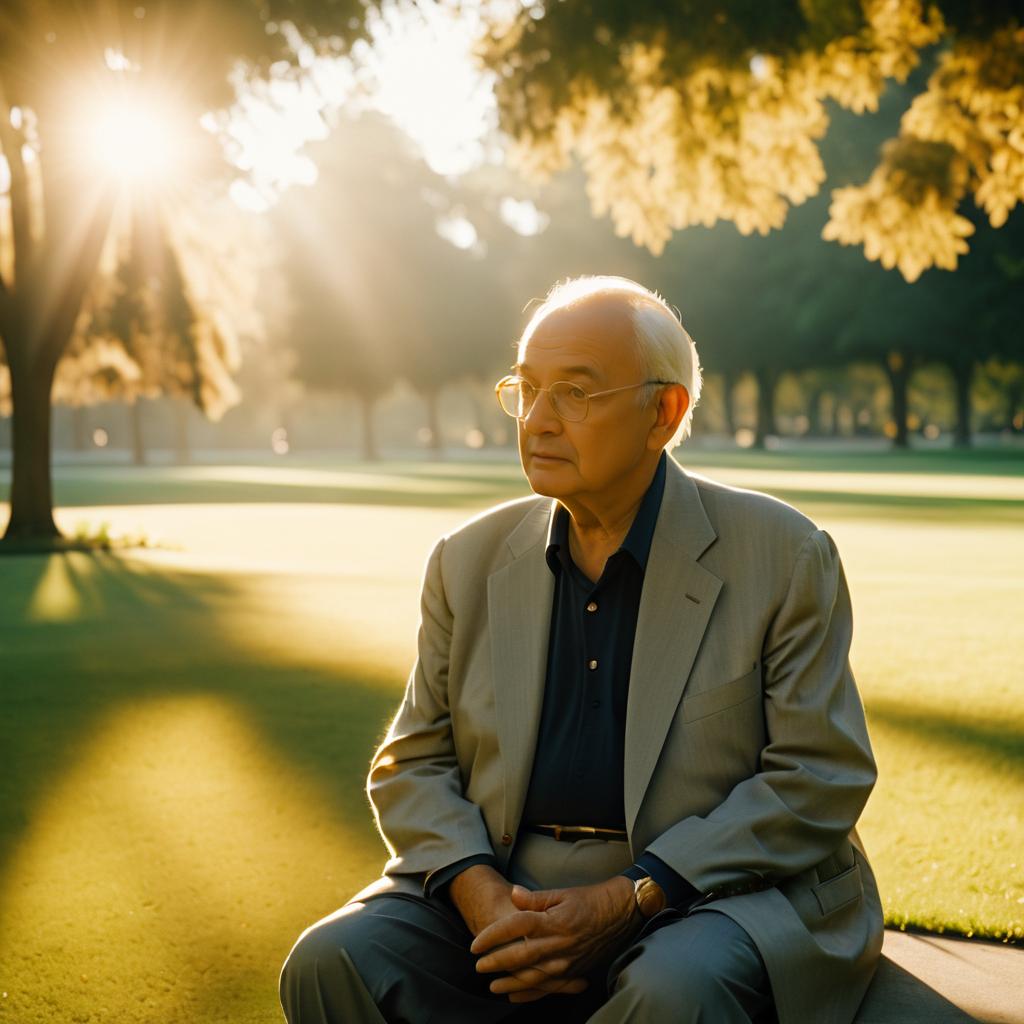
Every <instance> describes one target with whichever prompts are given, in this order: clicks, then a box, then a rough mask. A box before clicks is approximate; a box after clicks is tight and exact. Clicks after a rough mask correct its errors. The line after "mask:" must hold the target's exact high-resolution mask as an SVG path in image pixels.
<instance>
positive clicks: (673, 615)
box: [623, 456, 722, 835]
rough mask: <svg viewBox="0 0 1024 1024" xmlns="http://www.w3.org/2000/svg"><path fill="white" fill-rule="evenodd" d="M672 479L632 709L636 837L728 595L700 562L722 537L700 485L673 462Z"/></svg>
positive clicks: (628, 786) (647, 591)
mask: <svg viewBox="0 0 1024 1024" xmlns="http://www.w3.org/2000/svg"><path fill="white" fill-rule="evenodd" d="M666 471H667V472H666V477H665V492H664V495H663V497H662V501H661V509H660V510H659V512H658V521H657V523H656V525H655V528H654V538H653V540H652V542H651V551H650V555H649V557H648V559H647V569H646V572H645V574H644V585H643V591H642V592H641V596H640V610H639V615H638V618H637V625H636V638H635V640H634V643H633V658H632V662H631V665H630V674H629V697H628V700H627V703H626V739H625V780H624V794H623V795H624V800H625V811H626V829H627V830H628V832H629V834H630V835H632V833H633V826H634V824H635V822H636V817H637V814H638V813H639V811H640V805H641V804H642V803H643V798H644V793H645V792H646V790H647V786H648V784H649V783H650V780H651V775H652V774H653V772H654V768H655V765H656V764H657V761H658V756H659V755H660V753H661V748H662V746H663V745H664V742H665V738H666V736H667V735H668V730H669V726H670V724H671V722H672V719H673V717H674V715H675V712H676V707H677V706H678V704H679V701H680V699H681V697H682V695H683V690H684V689H685V688H686V683H687V681H688V679H689V676H690V670H691V668H692V667H693V662H694V659H695V658H696V657H697V651H698V649H699V648H700V644H701V640H702V639H703V637H704V631H705V630H706V629H707V626H708V621H709V620H710V618H711V613H712V611H713V610H714V607H715V601H716V600H717V599H718V592H719V590H721V587H722V581H721V580H720V579H719V578H718V577H717V576H715V575H714V574H713V573H711V572H709V571H708V570H707V569H705V568H704V567H703V566H702V565H699V564H698V562H697V559H698V558H699V557H700V556H701V555H702V554H703V553H704V552H705V551H706V550H707V549H708V547H709V546H710V545H711V544H712V542H713V541H714V540H715V538H716V536H717V534H716V533H715V531H714V528H713V527H712V525H711V522H710V521H709V519H708V517H707V513H706V512H705V511H704V505H703V503H702V502H701V499H700V493H699V492H698V490H697V485H696V484H695V483H694V482H693V480H691V479H690V477H689V476H687V474H686V473H685V472H684V471H683V469H682V467H681V466H680V465H679V464H678V463H677V462H676V461H675V459H673V458H672V457H671V456H669V459H668V465H667V466H666Z"/></svg>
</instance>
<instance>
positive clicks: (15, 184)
mask: <svg viewBox="0 0 1024 1024" xmlns="http://www.w3.org/2000/svg"><path fill="white" fill-rule="evenodd" d="M22 138H23V137H20V133H19V132H17V131H15V130H14V128H12V127H11V118H10V108H9V107H8V105H7V103H6V101H5V100H4V94H3V87H2V86H0V152H2V153H3V154H4V156H6V157H7V167H8V169H9V170H10V176H11V189H10V197H11V234H12V237H13V239H14V286H15V287H16V288H18V289H19V290H20V289H21V288H22V287H24V285H25V282H26V281H27V279H28V272H29V266H30V265H31V262H32V256H33V238H32V231H31V224H30V221H29V203H30V202H31V200H30V198H29V188H28V175H27V174H26V172H25V161H24V160H23V159H22V156H21V146H22Z"/></svg>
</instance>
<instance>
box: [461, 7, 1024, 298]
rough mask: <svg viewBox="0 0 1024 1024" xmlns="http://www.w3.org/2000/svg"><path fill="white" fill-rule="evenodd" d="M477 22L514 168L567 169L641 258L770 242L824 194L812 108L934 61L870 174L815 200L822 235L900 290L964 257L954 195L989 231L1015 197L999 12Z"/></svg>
mask: <svg viewBox="0 0 1024 1024" xmlns="http://www.w3.org/2000/svg"><path fill="white" fill-rule="evenodd" d="M485 8H488V9H490V11H491V18H490V26H489V31H488V33H487V34H486V35H485V36H484V38H482V39H481V40H480V43H479V47H478V49H479V53H480V56H481V59H482V61H483V62H484V63H485V64H486V66H487V67H488V68H489V69H491V70H492V71H493V72H495V73H496V75H497V76H498V82H497V95H498V100H499V106H500V114H501V127H502V129H503V130H504V131H505V132H506V133H507V134H508V135H509V137H510V138H511V139H512V143H513V144H512V147H511V157H512V159H513V161H514V162H515V164H516V166H518V167H519V168H520V169H521V171H522V173H523V174H524V175H527V176H528V177H530V178H531V179H533V180H546V179H547V178H548V177H550V175H551V174H552V173H554V172H555V171H557V170H560V169H562V168H564V167H566V166H567V165H568V163H569V160H570V158H571V156H572V155H573V154H576V155H578V157H579V158H580V160H581V161H582V163H583V166H584V168H585V170H586V174H587V179H588V193H589V195H590V198H591V202H592V208H593V212H594V214H595V215H596V216H599V217H600V216H603V215H605V214H609V215H610V216H611V218H612V221H613V223H614V225H615V230H616V232H617V233H619V234H622V235H629V236H631V237H632V239H633V241H634V242H635V243H636V244H637V245H641V246H645V247H647V248H648V249H649V250H650V251H651V252H653V253H655V254H659V253H660V252H661V251H662V250H663V249H664V246H665V244H666V242H667V241H668V239H669V238H670V237H671V235H672V233H673V231H676V230H680V229H683V228H686V227H690V226H693V225H697V224H703V225H704V226H706V227H710V226H712V225H714V224H715V223H716V222H717V221H719V220H727V221H731V222H733V223H734V224H735V225H736V226H737V228H738V229H739V230H740V232H741V233H743V234H745V235H747V234H751V233H752V232H755V231H756V232H758V233H761V234H765V233H767V232H768V231H770V230H772V229H775V228H779V227H781V226H782V224H783V222H784V220H785V218H786V215H787V211H788V209H789V208H790V207H791V206H795V205H799V204H800V203H803V202H804V201H806V200H807V199H808V198H810V197H811V196H813V195H815V194H817V192H818V191H819V189H820V187H821V186H822V184H823V183H824V181H825V171H824V166H823V162H822V159H821V155H820V153H819V150H818V146H817V145H816V140H817V139H819V138H821V137H822V136H823V135H824V134H825V131H826V128H827V126H828V120H829V117H828V112H827V109H826V106H825V101H826V100H832V101H834V102H835V103H837V104H839V105H840V106H842V107H844V108H846V109H848V110H851V111H853V112H855V113H863V112H864V111H866V110H874V109H875V108H876V107H877V104H878V100H879V97H880V95H881V94H882V91H883V89H884V88H885V85H886V81H887V80H891V79H895V80H896V81H898V82H902V81H905V80H906V78H907V76H908V74H909V73H910V72H911V71H912V70H913V69H914V67H915V66H916V65H917V64H918V62H919V60H920V55H921V53H922V51H924V50H926V49H927V48H930V47H935V46H941V47H942V53H941V55H940V58H939V64H938V67H937V68H936V70H935V72H934V73H933V74H932V75H931V77H930V78H929V80H928V82H927V85H926V87H925V88H924V90H923V91H922V92H921V93H920V95H919V96H917V97H916V98H915V100H914V103H913V104H912V106H911V108H910V109H909V110H908V111H907V114H906V116H905V117H904V119H903V121H902V124H901V127H900V134H899V136H898V137H897V138H896V139H894V140H893V142H892V144H891V145H890V146H889V147H888V148H887V149H886V150H885V152H884V153H883V157H882V161H881V163H880V164H879V165H878V168H877V169H876V171H875V172H873V173H872V174H871V175H870V177H869V180H868V182H867V183H866V184H864V185H859V186H858V185H855V184H850V185H848V186H846V187H844V188H842V189H838V190H837V191H835V192H834V193H833V197H832V198H833V201H832V204H831V207H830V216H829V222H828V227H827V237H828V238H830V239H834V240H836V241H840V242H844V243H847V244H858V245H861V244H862V245H863V246H864V254H865V255H866V256H867V257H868V259H871V260H881V261H882V263H883V265H884V266H886V267H892V266H897V267H898V268H899V269H900V272H901V273H902V274H903V275H904V276H905V277H906V278H907V279H908V280H913V279H915V278H916V277H917V276H919V275H920V273H921V272H922V271H923V270H924V269H926V268H927V267H930V266H939V267H943V268H946V269H952V268H954V267H955V266H956V261H957V257H958V256H959V255H962V254H963V253H964V252H966V251H967V242H966V238H967V237H968V236H969V235H970V224H969V222H968V221H967V220H966V218H965V217H963V216H962V215H961V214H960V212H958V211H959V208H960V207H961V205H962V204H963V202H964V200H965V198H966V197H967V195H968V194H970V195H971V196H973V198H974V200H975V202H976V203H977V205H978V206H979V207H980V208H982V209H983V210H984V211H985V213H986V215H987V216H988V218H989V221H990V223H991V224H992V225H993V226H995V227H998V226H1000V225H1001V224H1002V223H1004V222H1005V219H1006V216H1007V214H1008V212H1009V210H1010V209H1012V208H1013V206H1014V205H1015V204H1016V203H1017V202H1019V201H1021V200H1022V199H1024V151H1022V150H1021V148H1020V146H1019V144H1018V142H1017V135H1018V134H1019V114H1018V113H1017V112H1019V110H1020V109H1021V107H1022V106H1024V45H1022V41H1024V28H1022V26H1021V20H1020V7H1019V3H1018V2H1016V0H995V2H992V3H987V4H984V5H981V4H965V3H963V2H962V0H938V2H933V3H927V4H926V3H924V2H922V0H863V2H862V0H836V2H832V3H827V4H825V3H813V4H812V3H804V2H800V0H783V2H780V3H773V4H750V3H746V2H739V0H734V2H717V3H709V4H700V5H698V4H692V3H683V4H668V5H666V4H662V3H659V2H657V0H634V2H631V3H629V4H622V3H616V2H614V0H597V2H595V0H563V2H561V3H557V4H541V3H540V2H539V0H536V2H532V3H531V2H524V3H523V4H522V5H521V7H520V8H519V9H518V10H517V12H516V13H515V14H514V15H511V16H509V15H508V14H507V11H508V5H504V4H500V3H493V4H490V5H487V4H485ZM894 225H895V226H894Z"/></svg>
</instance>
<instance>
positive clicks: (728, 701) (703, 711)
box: [680, 662, 761, 722]
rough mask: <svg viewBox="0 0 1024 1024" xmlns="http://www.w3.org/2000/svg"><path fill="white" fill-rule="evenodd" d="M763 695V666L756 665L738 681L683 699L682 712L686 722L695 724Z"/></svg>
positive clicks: (722, 684)
mask: <svg viewBox="0 0 1024 1024" xmlns="http://www.w3.org/2000/svg"><path fill="white" fill-rule="evenodd" d="M760 693H761V665H760V662H758V663H756V664H755V665H754V667H753V668H752V669H751V670H750V671H749V672H744V673H743V675H741V676H739V677H738V678H737V679H733V680H731V681H730V682H728V683H721V684H720V685H719V686H713V687H712V688H711V689H710V690H704V691H703V692H702V693H695V694H693V695H692V696H689V697H686V696H684V697H683V700H682V704H681V706H680V710H681V712H682V717H683V721H684V722H694V721H696V720H697V719H698V718H706V717H707V716H708V715H713V714H714V713H715V712H716V711H724V710H725V709H726V708H731V707H733V706H734V705H736V704H742V703H743V702H744V701H745V700H749V699H750V698H751V697H753V696H754V695H755V694H760Z"/></svg>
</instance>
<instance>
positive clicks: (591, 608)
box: [587, 601, 597, 612]
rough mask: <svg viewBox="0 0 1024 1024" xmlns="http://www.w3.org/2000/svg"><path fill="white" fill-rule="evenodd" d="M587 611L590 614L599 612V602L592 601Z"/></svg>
mask: <svg viewBox="0 0 1024 1024" xmlns="http://www.w3.org/2000/svg"><path fill="white" fill-rule="evenodd" d="M587 611H588V612H596V611H597V602H596V601H591V602H590V604H588V605H587Z"/></svg>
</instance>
